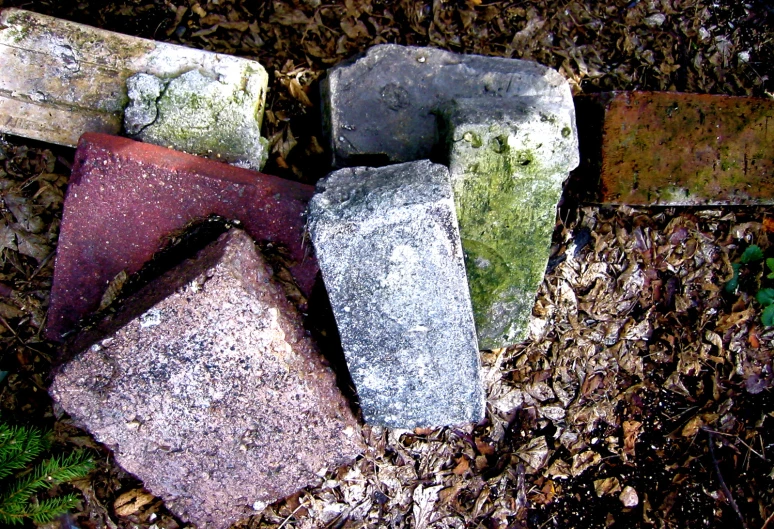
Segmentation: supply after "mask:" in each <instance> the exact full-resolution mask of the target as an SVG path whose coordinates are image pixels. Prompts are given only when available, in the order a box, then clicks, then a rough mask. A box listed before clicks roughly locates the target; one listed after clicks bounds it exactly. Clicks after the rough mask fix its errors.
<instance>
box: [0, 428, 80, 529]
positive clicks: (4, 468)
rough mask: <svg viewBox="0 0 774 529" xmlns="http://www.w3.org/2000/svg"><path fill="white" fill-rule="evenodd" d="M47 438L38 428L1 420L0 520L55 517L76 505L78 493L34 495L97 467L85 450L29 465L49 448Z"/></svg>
mask: <svg viewBox="0 0 774 529" xmlns="http://www.w3.org/2000/svg"><path fill="white" fill-rule="evenodd" d="M49 445H50V444H49V441H48V439H47V438H46V437H45V436H44V435H43V434H42V433H41V432H40V430H38V429H36V428H27V427H23V426H9V425H7V424H5V423H2V422H0V523H3V524H6V525H16V524H21V523H23V522H24V520H25V519H26V518H29V519H31V520H32V521H33V522H35V523H38V524H43V523H48V522H51V521H53V520H54V519H55V518H56V517H57V516H59V515H61V514H64V513H65V512H67V511H69V510H70V509H72V508H74V507H76V506H77V504H78V501H79V498H78V496H76V495H75V494H65V495H64V496H59V497H56V498H48V499H45V500H43V501H40V502H38V501H36V500H35V498H34V495H35V494H36V493H38V492H41V491H43V490H47V489H50V488H51V487H52V486H54V485H57V484H59V483H65V482H67V481H72V480H74V479H79V478H82V477H84V476H86V475H87V474H88V473H89V471H90V470H91V469H92V468H94V463H93V461H92V460H91V458H90V457H89V455H88V454H87V453H85V452H83V451H82V450H77V451H74V452H72V453H70V454H67V455H61V456H54V457H51V458H49V459H46V460H44V461H42V462H40V463H38V464H37V465H36V466H35V467H34V468H30V465H31V464H32V462H33V461H35V460H36V459H37V458H38V457H39V456H41V455H42V454H43V452H44V451H46V450H48V448H49Z"/></svg>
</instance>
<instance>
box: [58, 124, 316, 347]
mask: <svg viewBox="0 0 774 529" xmlns="http://www.w3.org/2000/svg"><path fill="white" fill-rule="evenodd" d="M313 191H314V190H313V188H312V187H311V186H306V185H303V184H299V183H296V182H291V181H288V180H283V179H281V178H277V177H275V176H269V175H264V174H261V173H257V172H254V171H249V170H246V169H240V168H237V167H233V166H230V165H227V164H224V163H219V162H215V161H211V160H206V159H204V158H199V157H196V156H191V155H188V154H184V153H180V152H177V151H174V150H172V149H167V148H164V147H158V146H156V145H150V144H147V143H140V142H137V141H133V140H130V139H128V138H121V137H118V136H108V135H106V134H84V135H83V136H82V137H81V141H80V143H79V146H78V150H77V151H76V154H75V163H74V165H73V172H72V175H71V177H70V185H69V188H68V192H67V196H66V197H65V204H64V216H63V218H62V225H61V228H60V232H59V243H58V246H57V256H56V268H55V270H54V280H53V285H52V288H51V303H50V306H49V312H48V324H47V328H46V336H47V337H48V338H49V339H50V340H55V341H59V340H62V338H63V337H64V335H66V334H67V333H69V332H71V331H73V330H74V329H75V327H76V324H77V323H78V321H79V320H81V319H82V318H84V317H85V316H87V315H89V314H91V313H92V312H94V311H95V310H97V308H99V306H100V302H101V300H102V297H103V294H104V292H105V289H106V287H107V285H108V284H109V283H110V282H111V281H112V280H113V279H114V278H115V277H116V276H117V275H118V274H122V273H125V274H127V275H131V274H134V273H135V272H138V271H139V270H140V269H141V268H142V266H143V265H144V264H145V263H146V262H148V261H150V260H151V258H152V257H153V255H154V254H155V253H157V252H158V251H159V250H161V249H162V248H163V247H164V245H165V243H166V241H167V239H168V237H169V236H170V235H171V234H174V233H176V232H179V231H180V230H183V229H184V228H185V227H186V226H187V225H189V224H190V223H191V222H192V221H195V220H197V219H202V218H207V217H208V216H210V215H218V216H221V217H224V218H226V219H234V220H239V221H241V222H242V224H243V226H244V229H245V230H246V231H247V232H248V233H249V234H250V235H251V236H252V237H253V238H254V239H255V240H256V241H258V242H260V243H265V244H275V245H278V246H282V247H284V248H285V249H286V250H287V257H288V259H289V260H290V266H289V270H290V273H291V274H292V275H293V277H294V279H295V281H296V283H297V285H298V287H299V289H300V290H301V292H302V294H304V295H305V296H306V297H308V296H309V295H310V293H311V291H312V286H313V285H314V280H315V277H316V275H317V263H316V261H315V259H314V257H313V256H311V255H309V254H310V253H311V248H309V246H308V244H305V242H304V225H305V218H304V212H305V210H306V206H307V202H308V201H309V199H310V198H311V196H312V193H313Z"/></svg>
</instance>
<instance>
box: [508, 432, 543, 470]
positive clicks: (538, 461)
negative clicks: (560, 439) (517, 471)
mask: <svg viewBox="0 0 774 529" xmlns="http://www.w3.org/2000/svg"><path fill="white" fill-rule="evenodd" d="M516 455H517V456H518V457H519V458H520V459H522V460H523V461H525V462H526V463H527V464H528V465H529V466H530V467H532V468H533V469H534V470H535V471H537V470H540V469H541V468H543V466H544V465H545V464H546V461H548V456H549V450H548V444H547V443H546V438H545V437H542V436H541V437H536V438H534V439H532V440H531V441H530V442H529V443H527V445H526V446H523V447H521V448H519V449H518V450H517V451H516Z"/></svg>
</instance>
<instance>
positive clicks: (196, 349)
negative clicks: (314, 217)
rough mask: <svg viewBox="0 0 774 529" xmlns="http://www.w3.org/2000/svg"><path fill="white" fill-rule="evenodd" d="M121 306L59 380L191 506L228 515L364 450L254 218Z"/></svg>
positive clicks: (78, 405) (197, 516)
mask: <svg viewBox="0 0 774 529" xmlns="http://www.w3.org/2000/svg"><path fill="white" fill-rule="evenodd" d="M170 292H171V294H170V295H169V296H168V297H165V298H163V299H162V300H161V301H159V302H158V303H156V304H155V305H153V306H152V307H148V306H147V300H148V299H149V297H150V298H152V299H158V298H159V297H163V296H164V295H165V294H169V293H170ZM138 309H140V310H139V311H138ZM122 310H123V311H124V312H127V311H128V313H129V314H128V318H127V317H123V316H127V314H124V315H123V316H122V317H119V318H118V320H123V321H126V320H127V319H130V321H129V323H127V324H126V325H125V326H123V327H121V328H120V329H118V330H114V332H113V334H111V335H110V336H108V337H107V338H105V339H104V340H101V341H100V342H98V343H97V344H95V345H93V346H91V347H90V348H89V349H87V350H85V351H84V352H83V353H82V354H81V355H80V356H78V357H76V358H75V359H73V360H72V361H71V362H70V363H69V364H67V365H65V366H64V367H63V368H61V370H60V371H59V372H58V373H57V374H56V376H55V379H54V382H53V384H52V386H51V389H50V393H51V396H52V397H53V398H54V400H55V401H56V402H58V403H59V404H60V405H61V406H62V407H63V408H64V409H65V410H66V411H67V412H68V413H70V414H71V415H72V417H73V418H74V419H75V421H76V422H77V423H79V424H80V425H82V426H83V427H85V428H86V429H88V430H89V431H90V432H91V433H92V434H94V436H95V438H96V439H97V440H98V441H100V442H102V443H104V444H105V445H107V446H108V447H110V448H111V449H112V450H113V452H114V454H115V458H116V461H117V462H118V463H119V464H120V465H121V466H122V467H124V468H125V469H126V470H128V471H129V472H131V473H132V474H135V475H136V476H137V477H138V478H140V479H141V480H143V482H144V484H145V487H146V488H148V489H149V490H150V491H151V492H153V493H154V494H156V495H158V496H160V497H162V498H163V499H164V500H165V502H166V504H167V506H168V507H169V508H170V509H171V510H172V511H173V512H175V513H176V514H178V515H179V516H180V517H181V518H183V519H184V520H188V521H191V522H193V523H195V524H196V525H197V526H199V527H214V528H225V527H228V526H229V525H230V524H232V523H233V522H235V521H237V520H239V519H240V518H242V517H244V516H248V515H250V514H251V513H253V510H254V508H260V506H261V504H266V503H271V502H273V501H275V500H277V499H279V498H282V497H284V496H287V495H289V494H292V493H293V492H295V491H297V490H299V489H301V488H303V487H304V486H306V485H308V484H310V483H312V482H314V481H315V480H316V479H318V474H319V473H320V471H322V470H324V469H330V468H332V467H336V466H339V465H341V464H345V463H347V462H348V461H350V460H351V459H353V458H354V457H356V456H357V455H358V453H359V452H360V451H361V449H362V439H361V436H360V433H359V427H358V424H357V422H356V421H355V419H354V417H353V415H352V412H351V411H350V409H349V407H348V406H347V403H346V401H345V400H344V398H343V397H342V395H341V393H340V392H339V390H338V388H337V387H336V382H335V377H334V374H333V373H332V372H331V371H330V369H329V368H327V367H325V366H324V365H323V362H322V360H321V357H320V355H319V353H318V351H317V350H316V348H315V346H314V344H313V343H312V342H311V340H310V339H309V338H308V337H307V336H306V335H305V333H304V329H303V327H302V326H301V324H300V322H299V318H298V315H297V314H296V313H295V311H294V309H293V308H292V307H291V305H290V304H289V303H288V301H287V300H286V298H285V297H284V294H283V293H282V290H281V289H280V288H279V287H278V286H277V285H275V284H274V283H273V282H272V280H271V274H270V270H269V269H268V267H267V266H266V264H265V263H264V262H263V261H262V259H261V257H260V256H259V254H258V253H257V252H256V250H255V245H254V243H253V241H252V240H251V239H250V237H248V236H247V235H246V234H245V233H244V232H242V231H239V230H232V231H231V232H228V233H226V234H224V235H223V236H222V237H221V238H220V239H219V240H218V241H217V242H216V243H213V244H212V245H210V246H209V247H208V248H206V249H205V250H203V251H202V252H200V253H199V255H198V256H197V257H196V259H194V260H189V261H187V262H185V263H183V264H182V265H180V266H179V267H177V268H176V269H173V270H171V271H170V272H168V273H167V274H165V275H164V276H162V278H160V279H159V280H158V282H156V283H153V284H150V285H148V286H147V287H146V288H145V290H143V291H140V292H139V293H138V294H137V296H136V297H134V298H132V299H130V300H129V301H128V302H127V304H126V305H124V307H123V309H122ZM132 318H133V319H132Z"/></svg>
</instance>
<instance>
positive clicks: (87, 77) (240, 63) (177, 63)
mask: <svg viewBox="0 0 774 529" xmlns="http://www.w3.org/2000/svg"><path fill="white" fill-rule="evenodd" d="M191 70H199V71H201V72H202V73H204V74H206V75H208V76H211V77H213V78H216V79H218V80H220V81H222V82H224V83H227V84H232V83H238V84H245V83H246V82H247V80H248V79H249V80H250V82H251V84H252V85H253V86H256V85H257V86H259V87H260V90H261V91H262V93H261V94H260V97H259V99H260V105H259V108H258V109H257V110H256V112H255V119H256V121H257V127H258V128H260V121H261V119H262V116H263V105H264V101H265V97H266V87H267V85H268V75H267V74H266V71H265V70H264V69H263V67H262V66H261V65H260V64H259V63H258V62H256V61H251V60H248V59H242V58H237V57H232V56H229V55H223V54H219V53H212V52H207V51H202V50H196V49H192V48H186V47H184V46H177V45H174V44H167V43H164V42H156V41H151V40H146V39H141V38H137V37H131V36H127V35H122V34H119V33H113V32H110V31H105V30H101V29H97V28H93V27H89V26H84V25H82V24H76V23H74V22H69V21H66V20H61V19H57V18H53V17H49V16H45V15H40V14H37V13H32V12H30V11H24V10H20V9H12V8H9V9H4V10H2V11H0V133H9V134H16V135H19V136H24V137H27V138H33V139H36V140H42V141H46V142H50V143H56V144H60V145H67V146H71V147H74V146H76V145H77V144H78V138H79V137H80V136H81V134H83V133H84V132H104V133H110V134H120V133H121V131H122V127H123V111H124V108H125V107H126V105H127V104H128V103H129V98H128V96H127V89H126V80H127V79H128V78H129V77H131V76H132V75H135V74H137V73H147V74H151V75H155V76H157V77H159V78H162V79H172V78H175V77H178V76H180V75H182V74H184V73H186V72H189V71H191ZM256 78H257V82H256Z"/></svg>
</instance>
